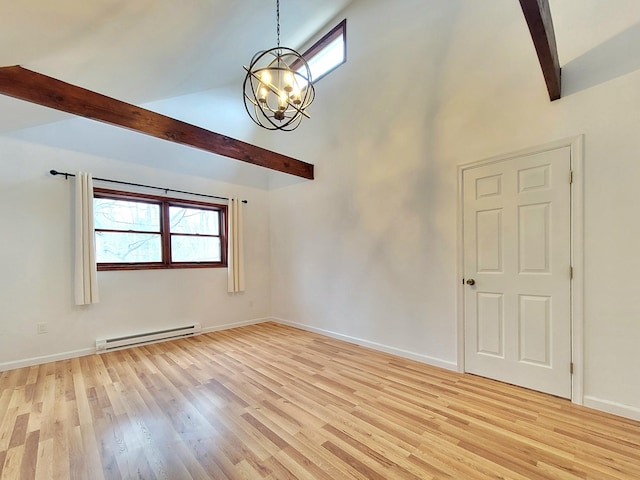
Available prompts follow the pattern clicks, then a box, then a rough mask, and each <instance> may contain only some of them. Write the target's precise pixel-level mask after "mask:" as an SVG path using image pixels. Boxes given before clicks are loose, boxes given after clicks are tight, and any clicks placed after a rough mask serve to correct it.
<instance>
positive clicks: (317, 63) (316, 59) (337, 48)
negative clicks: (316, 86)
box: [307, 35, 344, 81]
mask: <svg viewBox="0 0 640 480" xmlns="http://www.w3.org/2000/svg"><path fill="white" fill-rule="evenodd" d="M307 63H308V64H309V68H310V69H311V78H312V79H313V81H316V80H318V79H319V78H320V77H322V76H323V75H324V74H325V73H327V72H328V71H329V70H331V69H332V68H335V67H337V66H338V65H340V64H341V63H344V36H342V35H340V36H339V37H338V38H336V39H335V40H333V41H332V42H331V43H330V44H329V45H327V46H326V47H325V48H324V49H323V50H322V51H320V52H319V53H318V54H317V55H314V56H313V57H311V58H310V59H309V60H308V61H307Z"/></svg>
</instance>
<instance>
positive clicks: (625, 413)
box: [584, 395, 640, 421]
mask: <svg viewBox="0 0 640 480" xmlns="http://www.w3.org/2000/svg"><path fill="white" fill-rule="evenodd" d="M584 406H585V407H589V408H595V409H596V410H601V411H603V412H607V413H612V414H614V415H618V416H619V417H625V418H630V419H631V420H638V421H640V408H637V407H632V406H630V405H624V404H622V403H616V402H611V401H609V400H603V399H601V398H596V397H592V396H590V395H585V396H584Z"/></svg>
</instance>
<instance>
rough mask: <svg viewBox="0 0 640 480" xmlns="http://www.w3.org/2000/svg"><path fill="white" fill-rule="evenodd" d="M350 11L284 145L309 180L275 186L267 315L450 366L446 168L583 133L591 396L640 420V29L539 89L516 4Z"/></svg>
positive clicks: (496, 0) (451, 273) (452, 318)
mask: <svg viewBox="0 0 640 480" xmlns="http://www.w3.org/2000/svg"><path fill="white" fill-rule="evenodd" d="M624 5H625V7H623V8H628V9H633V11H629V12H628V14H629V15H635V16H636V17H637V16H638V13H639V12H638V9H639V8H640V5H638V3H637V2H635V3H634V2H626V3H625V4H624ZM343 16H344V15H343ZM343 16H341V17H340V19H341V18H342V17H343ZM346 17H347V19H348V20H347V21H348V26H347V29H348V33H347V36H348V42H349V44H348V61H347V64H345V65H343V66H341V67H340V68H339V69H338V70H336V71H335V72H334V73H332V74H331V75H329V76H328V77H326V78H325V79H323V80H322V81H320V82H319V83H318V85H317V100H316V103H315V104H314V105H313V106H312V109H311V113H312V118H311V119H310V120H308V121H306V122H303V126H302V127H301V128H300V129H299V130H297V131H296V132H294V133H293V134H292V135H291V136H290V137H288V138H287V143H286V145H285V144H282V145H281V151H283V153H287V154H289V155H292V156H294V157H298V158H304V159H305V160H307V161H310V162H312V163H315V164H316V180H315V181H314V182H313V183H312V184H301V185H293V186H289V187H285V188H280V189H277V190H273V191H272V192H271V195H270V200H271V216H270V218H271V243H272V284H271V285H272V308H273V314H274V316H275V317H278V318H281V319H283V320H285V321H288V322H291V323H296V324H300V325H304V326H305V327H306V328H310V329H316V330H320V331H326V332H333V333H336V334H339V335H341V336H344V337H352V338H354V339H358V341H361V342H362V343H365V344H367V343H368V344H378V346H383V347H384V348H386V349H389V350H392V351H397V352H399V353H403V354H405V355H409V356H413V357H417V358H422V359H423V360H425V361H428V362H431V363H435V364H437V365H442V366H447V367H451V368H454V367H455V366H456V362H457V356H456V355H457V352H456V341H457V331H456V315H457V312H456V288H457V282H458V281H459V279H458V278H456V266H457V265H456V258H457V257H456V241H457V232H456V209H457V204H456V202H457V197H456V187H457V186H456V175H457V172H456V169H457V166H458V165H460V164H463V163H468V162H472V161H476V160H481V159H484V158H488V157H493V156H497V155H500V154H504V153H508V152H512V151H517V150H520V149H524V148H528V147H532V146H535V145H540V144H545V143H548V142H551V141H555V140H559V139H563V138H567V137H573V136H576V135H579V134H584V135H585V175H586V176H585V228H586V232H585V239H584V240H585V251H586V259H585V272H584V274H585V283H586V285H585V288H586V290H585V338H584V345H585V364H584V372H585V377H584V387H585V402H586V403H587V404H588V405H591V406H596V407H597V408H602V409H607V410H609V411H614V412H616V413H621V414H624V415H628V416H632V417H636V418H640V377H639V376H638V373H637V372H638V369H639V368H640V348H638V345H639V344H638V342H639V341H640V302H638V300H637V298H636V297H637V291H638V286H639V285H640V283H639V282H638V280H637V272H638V271H640V270H639V269H640V258H639V257H638V255H637V239H638V238H640V220H639V218H638V213H637V205H638V202H637V200H636V199H635V195H636V193H635V192H636V185H637V182H638V181H639V180H640V161H638V152H640V135H638V131H639V128H640V115H639V114H638V112H639V111H640V88H639V87H638V85H640V70H638V68H640V66H638V67H635V68H629V62H628V60H627V58H628V57H629V56H631V55H632V53H631V52H633V51H637V50H638V48H639V47H640V41H639V40H640V39H639V38H638V37H639V36H638V35H634V34H629V33H628V34H625V35H622V36H621V37H620V38H619V39H618V41H617V42H613V43H608V44H607V45H605V46H604V47H602V48H606V49H607V51H606V52H604V54H603V52H602V51H601V50H602V49H601V48H600V51H599V52H598V55H590V52H587V53H585V54H584V55H583V56H581V57H580V58H578V59H576V61H575V62H569V63H568V64H567V65H566V66H565V69H564V73H563V75H564V77H565V87H566V88H567V91H568V92H569V93H570V94H569V95H567V96H565V97H564V98H563V99H561V100H559V101H556V102H553V103H550V102H549V98H548V95H547V92H546V87H545V84H544V80H543V78H542V74H541V71H540V67H539V65H538V61H537V57H536V56H535V52H534V49H533V46H532V43H531V38H530V36H529V32H528V29H527V27H526V24H525V22H524V19H523V16H522V12H521V10H520V7H519V4H518V2H513V1H511V0H492V1H486V2H485V1H483V2H477V1H462V0H457V1H451V0H439V1H436V0H433V1H430V2H424V1H423V0H403V1H401V2H388V1H383V0H368V1H366V2H364V1H362V2H355V4H354V5H353V6H352V7H350V8H349V9H348V10H347V11H346ZM337 20H339V19H337ZM600 20H601V19H600V18H596V17H592V18H590V19H589V21H590V22H592V24H593V25H594V27H595V25H597V24H598V22H599V21H600ZM570 21H571V18H569V17H566V16H565V17H562V18H559V19H558V18H557V19H556V29H557V30H560V31H563V30H566V29H570V28H571V24H570ZM582 21H584V19H582ZM586 31H587V33H588V29H586ZM602 58H606V59H607V62H608V65H616V64H618V63H619V64H623V68H618V69H615V68H612V69H610V70H607V72H610V73H606V74H602V72H601V71H600V68H599V64H598V63H597V62H598V61H601V59H602ZM578 68H579V71H580V75H577V74H576V69H578ZM590 72H592V75H593V77H591V78H589V79H585V78H584V77H583V76H584V75H589V74H590ZM594 72H597V75H596V73H594ZM588 80H592V81H588ZM274 145H275V143H274Z"/></svg>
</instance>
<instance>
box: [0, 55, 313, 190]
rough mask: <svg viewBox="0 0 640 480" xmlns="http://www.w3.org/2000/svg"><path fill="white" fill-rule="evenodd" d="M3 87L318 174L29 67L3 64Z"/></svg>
mask: <svg viewBox="0 0 640 480" xmlns="http://www.w3.org/2000/svg"><path fill="white" fill-rule="evenodd" d="M0 93H2V94H4V95H8V96H10V97H14V98H18V99H20V100H25V101H27V102H31V103H36V104H38V105H43V106H45V107H49V108H54V109H56V110H60V111H63V112H66V113H72V114H74V115H79V116H81V117H86V118H90V119H92V120H97V121H99V122H104V123H108V124H111V125H115V126H118V127H123V128H127V129H130V130H133V131H136V132H139V133H144V134H146V135H151V136H152V137H156V138H160V139H163V140H168V141H170V142H175V143H179V144H182V145H187V146H189V147H194V148H198V149H200V150H204V151H207V152H211V153H215V154H217V155H222V156H225V157H229V158H233V159H236V160H240V161H242V162H246V163H251V164H253V165H258V166H260V167H265V168H269V169H271V170H277V171H279V172H284V173H288V174H290V175H295V176H298V177H302V178H306V179H309V180H313V165H312V164H309V163H306V162H302V161H300V160H296V159H295V158H292V157H288V156H285V155H282V154H279V153H276V152H272V151H270V150H266V149H264V148H261V147H258V146H256V145H251V144H250V143H246V142H243V141H240V140H236V139H234V138H230V137H227V136H225V135H221V134H219V133H215V132H211V131H209V130H206V129H204V128H201V127H197V126H195V125H191V124H189V123H186V122H182V121H180V120H177V119H175V118H171V117H167V116H165V115H161V114H159V113H155V112H152V111H150V110H146V109H144V108H140V107H136V106H135V105H131V104H129V103H125V102H122V101H120V100H116V99H114V98H111V97H107V96H106V95H102V94H100V93H96V92H93V91H91V90H87V89H85V88H82V87H78V86H76V85H72V84H70V83H66V82H63V81H61V80H57V79H55V78H52V77H48V76H46V75H43V74H40V73H37V72H34V71H31V70H28V69H26V68H23V67H20V66H17V65H16V66H10V67H0Z"/></svg>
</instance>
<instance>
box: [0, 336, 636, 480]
mask: <svg viewBox="0 0 640 480" xmlns="http://www.w3.org/2000/svg"><path fill="white" fill-rule="evenodd" d="M0 478H2V479H32V478H36V479H46V480H51V479H54V480H61V479H67V478H74V479H75V478H77V479H91V480H99V479H120V478H127V479H134V478H135V479H171V480H188V479H192V478H193V479H215V480H224V479H271V480H286V479H305V480H306V479H309V480H312V479H321V480H342V479H366V480H390V479H461V480H474V479H517V480H535V479H597V480H614V479H615V480H621V479H629V480H631V479H635V480H637V479H640V423H638V422H633V421H631V420H625V419H622V418H618V417H615V416H612V415H608V414H604V413H600V412H597V411H594V410H589V409H586V408H582V407H578V406H575V405H572V404H571V403H570V402H568V401H566V400H560V399H557V398H554V397H549V396H546V395H543V394H540V393H536V392H531V391H528V390H524V389H521V388H517V387H512V386H509V385H504V384H500V383H498V382H494V381H491V380H486V379H482V378H478V377H474V376H470V375H460V374H457V373H453V372H449V371H445V370H441V369H438V368H435V367H430V366H426V365H423V364H420V363H416V362H412V361H409V360H405V359H401V358H397V357H394V356H391V355H387V354H383V353H379V352H375V351H372V350H368V349H365V348H362V347H358V346H355V345H352V344H349V343H344V342H341V341H338V340H334V339H331V338H327V337H323V336H320V335H316V334H312V333H308V332H305V331H301V330H297V329H294V328H290V327H286V326H282V325H278V324H275V323H264V324H259V325H254V326H249V327H243V328H238V329H233V330H227V331H223V332H217V333H211V334H206V335H201V336H198V337H193V338H189V339H183V340H179V341H173V342H167V343H162V344H156V345H151V346H146V347H139V348H134V349H128V350H122V351H117V352H112V353H107V354H103V355H93V356H87V357H82V358H77V359H73V360H68V361H62V362H55V363H49V364H45V365H40V366H35V367H31V368H23V369H18V370H12V371H8V372H3V373H2V374H1V375H0Z"/></svg>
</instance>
